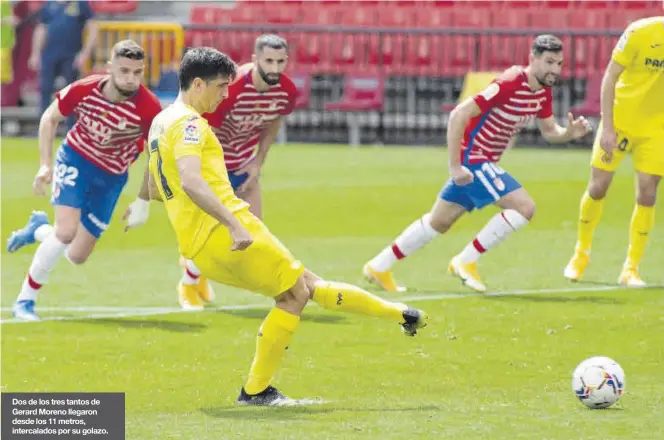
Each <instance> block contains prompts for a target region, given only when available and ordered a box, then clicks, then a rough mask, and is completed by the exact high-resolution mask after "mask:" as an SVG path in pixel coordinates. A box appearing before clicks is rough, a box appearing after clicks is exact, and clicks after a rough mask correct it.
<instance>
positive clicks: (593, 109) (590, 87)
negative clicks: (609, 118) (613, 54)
mask: <svg viewBox="0 0 664 440" xmlns="http://www.w3.org/2000/svg"><path fill="white" fill-rule="evenodd" d="M601 89H602V75H594V76H592V77H590V78H588V82H587V83H586V99H585V101H583V104H581V105H580V106H577V107H572V108H571V109H570V112H572V114H573V115H574V116H594V117H599V116H600V115H601V96H602V93H601Z"/></svg>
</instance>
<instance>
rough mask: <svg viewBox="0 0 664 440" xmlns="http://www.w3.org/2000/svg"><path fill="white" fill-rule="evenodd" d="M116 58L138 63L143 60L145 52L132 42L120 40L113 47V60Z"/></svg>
mask: <svg viewBox="0 0 664 440" xmlns="http://www.w3.org/2000/svg"><path fill="white" fill-rule="evenodd" d="M118 57H121V58H129V59H130V60H137V61H140V60H143V59H145V51H144V50H143V48H142V47H141V46H139V45H138V43H137V42H135V41H134V40H122V41H118V42H117V43H115V45H114V46H113V58H118Z"/></svg>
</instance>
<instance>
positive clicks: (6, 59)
mask: <svg viewBox="0 0 664 440" xmlns="http://www.w3.org/2000/svg"><path fill="white" fill-rule="evenodd" d="M0 79H1V80H2V84H9V83H10V82H12V81H13V80H14V71H13V69H12V50H11V49H0Z"/></svg>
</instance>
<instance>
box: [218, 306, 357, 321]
mask: <svg viewBox="0 0 664 440" xmlns="http://www.w3.org/2000/svg"><path fill="white" fill-rule="evenodd" d="M216 313H223V314H226V315H232V316H237V317H239V318H249V319H256V320H261V321H262V320H263V319H265V317H266V316H267V314H268V313H269V311H266V310H264V309H263V310H261V309H234V310H224V309H222V310H217V311H216ZM300 320H301V321H308V322H317V323H320V324H335V323H339V322H343V321H345V320H346V318H345V317H343V316H340V315H321V314H312V313H311V312H310V311H309V310H304V312H303V313H302V316H301V317H300Z"/></svg>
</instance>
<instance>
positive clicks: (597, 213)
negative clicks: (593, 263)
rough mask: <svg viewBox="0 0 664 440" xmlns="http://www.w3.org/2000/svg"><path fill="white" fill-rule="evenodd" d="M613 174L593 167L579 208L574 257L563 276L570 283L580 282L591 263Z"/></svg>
mask: <svg viewBox="0 0 664 440" xmlns="http://www.w3.org/2000/svg"><path fill="white" fill-rule="evenodd" d="M612 179H613V172H609V171H605V170H600V169H598V168H595V167H593V168H592V170H591V175H590V182H589V183H588V189H587V190H586V191H585V192H584V193H583V197H581V204H580V206H579V226H578V231H577V240H576V245H575V246H574V255H572V258H571V259H570V261H569V262H568V263H567V266H565V270H564V271H563V275H564V276H565V278H567V279H568V280H570V281H579V280H581V277H583V272H585V270H586V267H587V266H588V263H589V262H590V249H591V247H592V241H593V235H594V233H595V229H596V228H597V224H598V223H599V220H600V218H601V217H602V209H603V206H604V197H605V196H606V192H607V191H608V189H609V186H610V185H611V180H612Z"/></svg>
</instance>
